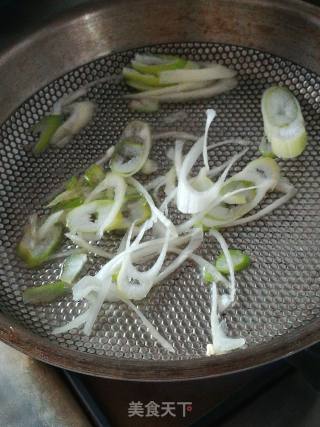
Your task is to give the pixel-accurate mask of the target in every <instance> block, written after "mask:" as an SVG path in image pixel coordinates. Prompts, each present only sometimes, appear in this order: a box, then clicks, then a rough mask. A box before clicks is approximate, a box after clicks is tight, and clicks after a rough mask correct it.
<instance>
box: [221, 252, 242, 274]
mask: <svg viewBox="0 0 320 427" xmlns="http://www.w3.org/2000/svg"><path fill="white" fill-rule="evenodd" d="M229 254H230V255H231V259H232V264H233V268H234V271H242V270H244V269H245V268H247V267H248V266H249V264H250V258H249V256H248V255H247V254H245V253H244V252H242V251H240V249H229ZM216 268H217V270H218V271H220V273H222V274H229V268H228V264H227V260H226V257H225V255H224V254H223V253H221V254H220V255H219V256H218V258H217V260H216Z"/></svg>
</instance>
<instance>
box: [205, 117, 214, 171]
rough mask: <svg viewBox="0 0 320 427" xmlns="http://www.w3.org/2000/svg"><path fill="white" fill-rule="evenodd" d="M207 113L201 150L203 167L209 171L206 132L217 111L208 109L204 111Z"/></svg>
mask: <svg viewBox="0 0 320 427" xmlns="http://www.w3.org/2000/svg"><path fill="white" fill-rule="evenodd" d="M206 114H207V121H206V127H205V131H204V137H203V150H202V155H203V163H204V166H205V168H206V169H207V171H209V169H210V167H209V161H208V147H207V146H208V132H209V128H210V125H211V123H212V122H213V120H214V119H215V117H216V115H217V113H216V112H215V111H214V110H212V109H209V110H207V111H206Z"/></svg>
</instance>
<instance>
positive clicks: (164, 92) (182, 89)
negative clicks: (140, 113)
mask: <svg viewBox="0 0 320 427" xmlns="http://www.w3.org/2000/svg"><path fill="white" fill-rule="evenodd" d="M206 86H208V83H206V82H194V83H181V84H177V85H174V86H168V87H163V88H160V89H150V90H144V91H143V92H141V93H131V94H129V95H125V98H128V99H149V98H150V99H154V98H157V97H159V96H169V95H174V94H179V93H188V92H189V91H193V90H197V89H202V88H205V87H206Z"/></svg>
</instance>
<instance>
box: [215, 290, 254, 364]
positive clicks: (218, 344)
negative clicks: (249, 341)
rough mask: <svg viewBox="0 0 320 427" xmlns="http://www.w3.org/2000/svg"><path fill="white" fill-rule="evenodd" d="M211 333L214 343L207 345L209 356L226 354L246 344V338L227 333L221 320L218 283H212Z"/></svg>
mask: <svg viewBox="0 0 320 427" xmlns="http://www.w3.org/2000/svg"><path fill="white" fill-rule="evenodd" d="M210 323H211V335H212V344H208V345H207V356H213V355H218V354H224V353H227V352H228V351H231V350H236V349H238V348H241V347H243V346H244V345H245V343H246V341H245V339H244V338H230V337H228V336H227V335H226V333H225V330H224V325H223V323H222V322H221V321H219V315H218V292H217V285H216V284H215V283H212V285H211V316H210Z"/></svg>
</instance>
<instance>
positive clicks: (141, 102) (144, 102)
mask: <svg viewBox="0 0 320 427" xmlns="http://www.w3.org/2000/svg"><path fill="white" fill-rule="evenodd" d="M129 108H130V110H133V111H138V112H139V113H154V112H155V111H158V110H159V102H158V101H154V100H152V99H147V98H145V99H133V100H132V101H131V102H130V103H129Z"/></svg>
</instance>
